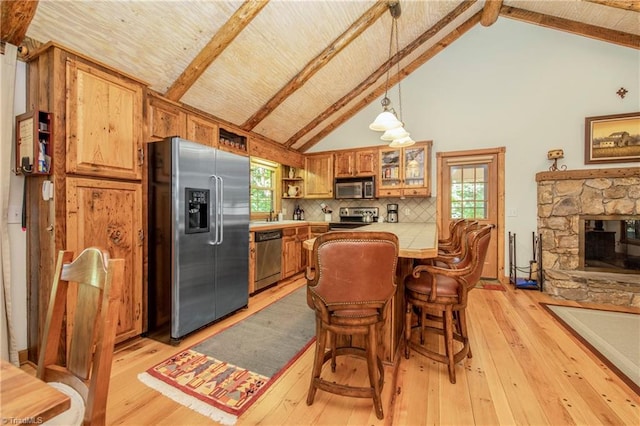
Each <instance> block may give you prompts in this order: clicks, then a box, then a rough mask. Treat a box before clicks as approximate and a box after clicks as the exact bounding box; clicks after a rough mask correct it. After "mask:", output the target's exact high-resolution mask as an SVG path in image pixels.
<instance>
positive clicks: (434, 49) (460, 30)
mask: <svg viewBox="0 0 640 426" xmlns="http://www.w3.org/2000/svg"><path fill="white" fill-rule="evenodd" d="M481 14H482V12H478V13H476V14H475V15H473V16H472V17H471V18H469V19H467V20H466V21H465V22H464V23H463V24H462V25H460V26H459V27H457V28H456V29H454V30H453V31H451V32H450V33H449V34H447V35H446V36H445V37H443V38H442V39H441V40H440V41H439V42H438V43H436V44H434V45H433V46H431V47H430V48H429V49H427V50H426V51H425V52H424V53H423V54H422V55H420V56H419V57H417V58H416V59H414V60H413V61H412V62H411V63H410V64H409V65H408V66H406V67H404V68H403V69H402V70H401V71H400V73H399V74H396V75H394V76H393V77H391V78H390V79H389V85H394V84H396V83H397V82H398V81H400V80H402V79H403V78H405V77H406V76H408V75H409V74H411V73H412V72H414V71H415V70H416V69H418V68H420V67H421V66H422V65H424V64H425V63H426V62H427V61H428V60H429V59H431V58H433V57H434V56H436V55H437V54H438V53H440V52H441V51H443V50H444V49H446V48H447V47H448V46H449V45H451V43H453V42H454V41H456V40H457V39H459V38H460V37H461V36H462V35H463V34H464V33H466V32H467V31H469V30H470V29H471V28H473V27H474V26H475V25H477V24H478V22H480V16H481ZM385 89H386V87H385V85H384V84H382V85H381V86H379V87H378V88H377V89H376V90H374V91H373V92H371V93H370V94H368V95H367V96H366V97H365V98H363V99H361V100H360V101H359V102H358V103H357V104H356V105H354V106H353V107H351V108H350V109H349V111H347V112H346V113H344V114H342V115H341V116H340V118H338V119H337V120H335V121H333V122H332V123H331V124H330V125H329V126H327V127H325V128H324V129H322V131H321V132H320V133H318V134H317V135H315V136H314V137H313V138H312V139H310V140H309V141H307V142H306V143H305V144H304V145H302V146H301V147H300V148H299V149H298V151H300V152H306V151H307V150H309V149H310V148H311V147H312V146H314V145H315V144H317V143H318V142H320V141H321V140H322V139H323V138H324V137H325V136H327V135H328V134H329V133H331V132H332V131H333V130H335V129H336V128H337V127H338V126H340V125H342V124H343V123H344V122H345V121H347V120H348V119H350V118H351V117H353V116H354V115H355V114H357V113H358V112H359V111H360V110H362V109H363V108H364V107H366V106H367V105H369V104H370V103H371V102H373V101H374V100H375V99H376V98H377V97H379V96H380V95H382V94H383V93H384V92H385Z"/></svg>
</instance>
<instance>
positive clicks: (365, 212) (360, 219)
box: [329, 207, 379, 230]
mask: <svg viewBox="0 0 640 426" xmlns="http://www.w3.org/2000/svg"><path fill="white" fill-rule="evenodd" d="M338 212H339V216H340V222H331V223H330V224H329V226H330V228H331V230H336V229H353V228H359V227H361V226H365V225H369V224H370V223H373V222H377V221H378V215H379V211H378V208H377V207H340V209H339V210H338Z"/></svg>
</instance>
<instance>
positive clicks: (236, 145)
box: [218, 127, 247, 153]
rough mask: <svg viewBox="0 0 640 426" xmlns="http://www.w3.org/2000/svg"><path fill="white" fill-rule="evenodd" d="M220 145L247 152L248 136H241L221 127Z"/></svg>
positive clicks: (228, 148)
mask: <svg viewBox="0 0 640 426" xmlns="http://www.w3.org/2000/svg"><path fill="white" fill-rule="evenodd" d="M219 133H220V136H219V142H218V147H219V148H222V149H227V150H232V151H240V152H243V153H247V137H246V136H240V135H237V134H235V133H233V132H230V131H228V130H225V129H223V128H222V127H220V130H219Z"/></svg>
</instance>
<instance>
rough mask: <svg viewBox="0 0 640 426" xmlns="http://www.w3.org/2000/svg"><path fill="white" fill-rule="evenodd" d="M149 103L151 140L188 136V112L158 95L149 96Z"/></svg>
mask: <svg viewBox="0 0 640 426" xmlns="http://www.w3.org/2000/svg"><path fill="white" fill-rule="evenodd" d="M148 103H149V107H148V123H149V133H150V134H149V138H148V139H149V140H154V141H157V140H162V139H164V138H168V137H171V136H180V137H181V138H186V137H187V121H186V117H187V114H186V113H185V112H184V111H183V110H182V108H180V107H179V106H178V105H174V104H172V103H170V102H168V101H165V100H163V99H160V98H156V97H149V101H148Z"/></svg>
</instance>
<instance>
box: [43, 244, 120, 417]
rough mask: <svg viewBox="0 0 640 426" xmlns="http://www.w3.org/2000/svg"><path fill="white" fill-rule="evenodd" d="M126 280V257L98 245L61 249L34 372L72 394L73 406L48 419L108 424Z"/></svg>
mask: <svg viewBox="0 0 640 426" xmlns="http://www.w3.org/2000/svg"><path fill="white" fill-rule="evenodd" d="M123 280H124V259H109V256H108V254H107V253H106V252H103V251H101V250H99V249H97V248H87V249H85V250H84V251H82V253H80V254H79V255H78V257H76V258H75V259H73V252H71V251H60V253H59V255H58V261H57V264H56V270H55V276H54V280H53V287H52V289H51V298H50V302H49V309H48V312H47V317H46V320H45V325H44V330H43V333H44V334H43V336H44V337H43V341H42V344H41V346H40V356H39V359H38V367H37V371H36V376H37V377H38V378H40V379H42V380H44V381H45V382H49V384H50V385H52V386H54V387H55V388H57V389H59V390H61V391H62V392H64V393H66V394H67V395H69V396H70V397H71V408H70V409H69V410H67V411H65V412H63V413H61V414H60V415H58V416H56V417H54V418H53V419H51V420H49V421H48V422H47V424H55V425H65V426H70V425H75V424H83V425H104V424H105V417H106V408H107V394H108V391H109V379H110V375H111V362H112V358H113V348H114V341H115V335H116V326H117V325H118V311H119V308H120V304H121V303H120V293H121V289H122V281H123ZM63 328H65V329H66V331H67V333H68V334H67V338H66V345H64V346H65V347H64V348H63V350H62V351H61V348H60V342H61V341H60V339H61V336H63V333H62V332H63ZM61 352H62V353H64V360H63V359H60V358H62V356H61V355H60V354H61Z"/></svg>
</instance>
